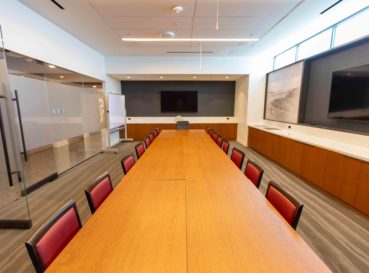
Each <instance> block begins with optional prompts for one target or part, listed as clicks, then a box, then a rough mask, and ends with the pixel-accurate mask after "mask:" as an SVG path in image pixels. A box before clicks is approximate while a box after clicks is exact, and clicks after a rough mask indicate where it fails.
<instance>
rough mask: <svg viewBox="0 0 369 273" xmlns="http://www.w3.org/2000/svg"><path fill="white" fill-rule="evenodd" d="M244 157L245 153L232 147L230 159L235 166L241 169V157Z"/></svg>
mask: <svg viewBox="0 0 369 273" xmlns="http://www.w3.org/2000/svg"><path fill="white" fill-rule="evenodd" d="M244 158H245V154H244V153H243V152H242V151H241V150H239V149H237V148H233V150H232V154H231V159H232V161H233V163H234V164H236V166H237V167H238V168H239V169H241V168H242V163H243V159H244Z"/></svg>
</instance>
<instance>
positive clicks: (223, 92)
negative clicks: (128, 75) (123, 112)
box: [122, 81, 235, 117]
mask: <svg viewBox="0 0 369 273" xmlns="http://www.w3.org/2000/svg"><path fill="white" fill-rule="evenodd" d="M160 91H198V112H197V113H178V114H176V113H161V111H160ZM122 94H123V95H125V96H126V109H127V116H131V117H150V116H151V117H152V116H175V115H183V116H201V117H216V116H223V117H224V116H233V115H234V103H235V82H231V81H213V82H209V81H126V82H122Z"/></svg>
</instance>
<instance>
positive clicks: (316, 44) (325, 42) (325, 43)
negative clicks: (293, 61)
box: [298, 28, 332, 60]
mask: <svg viewBox="0 0 369 273" xmlns="http://www.w3.org/2000/svg"><path fill="white" fill-rule="evenodd" d="M331 37H332V29H331V28H330V29H328V30H325V31H323V32H321V33H319V34H317V35H315V36H313V37H311V38H310V39H308V40H306V41H304V42H302V43H301V44H300V45H299V51H298V60H302V59H306V58H308V57H310V56H313V55H315V54H318V53H320V52H323V51H326V50H328V49H330V47H331Z"/></svg>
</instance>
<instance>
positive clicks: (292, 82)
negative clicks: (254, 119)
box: [264, 61, 305, 124]
mask: <svg viewBox="0 0 369 273" xmlns="http://www.w3.org/2000/svg"><path fill="white" fill-rule="evenodd" d="M304 66H305V62H304V61H300V62H296V63H293V64H291V65H288V66H285V67H282V68H280V69H277V70H274V71H272V72H269V73H268V74H267V79H266V88H265V105H264V119H266V120H271V121H278V122H285V123H293V124H297V123H298V122H299V113H300V101H301V90H302V86H303V75H304Z"/></svg>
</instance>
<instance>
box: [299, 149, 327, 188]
mask: <svg viewBox="0 0 369 273" xmlns="http://www.w3.org/2000/svg"><path fill="white" fill-rule="evenodd" d="M326 157H327V150H324V149H321V148H319V147H315V146H311V145H308V144H303V148H302V159H301V174H300V175H301V176H302V177H303V178H305V179H306V180H308V181H310V182H311V183H313V184H315V185H317V186H318V187H322V185H323V178H324V170H325V164H326Z"/></svg>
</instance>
